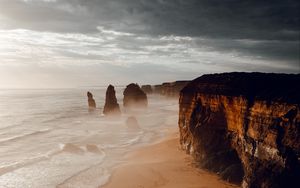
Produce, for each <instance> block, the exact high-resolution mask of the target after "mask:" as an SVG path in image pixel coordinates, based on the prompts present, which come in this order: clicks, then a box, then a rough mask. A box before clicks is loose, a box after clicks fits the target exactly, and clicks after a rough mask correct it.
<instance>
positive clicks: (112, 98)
mask: <svg viewBox="0 0 300 188" xmlns="http://www.w3.org/2000/svg"><path fill="white" fill-rule="evenodd" d="M103 114H105V115H120V114H121V111H120V106H119V104H118V101H117V97H116V91H115V88H114V86H112V85H109V86H108V87H107V90H106V96H105V105H104V109H103Z"/></svg>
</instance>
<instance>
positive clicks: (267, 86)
mask: <svg viewBox="0 0 300 188" xmlns="http://www.w3.org/2000/svg"><path fill="white" fill-rule="evenodd" d="M299 92H300V74H276V73H258V72H253V73H245V72H232V73H220V74H206V75H203V76H201V77H198V78H196V79H195V80H193V81H192V82H190V83H189V84H188V85H187V86H186V87H184V88H183V89H182V90H181V93H185V94H188V93H190V94H194V93H204V94H216V95H225V96H245V97H247V98H248V99H260V100H267V101H281V102H287V103H294V104H300V93H299Z"/></svg>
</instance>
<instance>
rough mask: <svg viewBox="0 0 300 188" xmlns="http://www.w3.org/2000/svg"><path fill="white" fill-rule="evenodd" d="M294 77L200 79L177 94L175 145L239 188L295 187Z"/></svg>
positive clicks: (298, 131)
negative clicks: (178, 134)
mask: <svg viewBox="0 0 300 188" xmlns="http://www.w3.org/2000/svg"><path fill="white" fill-rule="evenodd" d="M299 83H300V75H284V74H262V73H225V74H214V75H204V76H202V77H199V78H197V79H195V80H193V81H192V82H191V83H189V84H188V85H187V86H186V87H185V88H184V89H183V90H182V91H181V93H180V99H179V103H180V107H179V108H180V110H179V129H180V143H181V146H182V147H183V148H184V149H185V150H186V151H187V152H188V153H191V154H192V155H193V156H194V157H195V159H196V160H197V161H199V164H200V165H201V166H202V167H205V168H208V169H210V170H212V171H214V172H218V173H219V174H220V175H221V177H223V178H224V179H227V180H229V181H231V182H235V183H242V186H243V187H295V185H297V182H298V180H299V178H300V161H299V159H300V111H299V110H300V109H299V107H300V95H299V91H300V86H299V85H300V84H299Z"/></svg>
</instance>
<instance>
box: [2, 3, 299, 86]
mask: <svg viewBox="0 0 300 188" xmlns="http://www.w3.org/2000/svg"><path fill="white" fill-rule="evenodd" d="M0 3H1V5H3V6H0V41H1V45H0V59H1V61H0V67H1V68H2V70H4V67H5V68H6V69H9V70H10V71H12V69H13V68H11V67H17V66H19V67H24V66H27V67H30V70H31V71H29V72H28V74H32V72H33V70H34V69H35V68H34V67H37V68H36V71H37V72H38V71H40V69H39V68H41V67H48V68H49V67H51V69H52V68H53V70H57V71H58V72H61V70H63V71H62V72H64V71H65V74H66V75H67V74H69V75H73V76H75V74H73V73H74V72H76V73H78V72H79V71H80V70H81V71H85V70H88V71H90V72H91V71H92V69H90V67H94V68H96V67H97V68H104V69H105V70H106V71H104V72H101V76H102V77H107V79H103V82H104V81H107V80H108V77H109V78H111V76H109V75H116V74H115V73H113V71H116V72H118V73H120V75H123V73H124V75H125V73H127V74H129V75H127V78H128V79H129V77H130V76H131V75H138V76H139V77H141V78H143V79H144V81H147V82H149V81H151V79H150V78H151V76H149V77H145V75H148V74H146V73H145V71H147V70H151V74H153V75H155V76H153V77H152V79H153V80H158V79H159V78H160V79H163V78H165V79H171V77H173V78H174V79H182V78H186V79H188V78H189V79H192V78H194V77H196V76H198V75H200V74H202V73H212V72H224V71H265V72H288V73H299V72H300V67H299V66H300V65H299V61H300V57H299V56H300V53H299V51H300V45H299V27H300V26H299V12H298V10H299V9H300V7H299V4H300V3H299V1H298V0H288V1H281V0H272V1H259V0H253V1H241V0H153V1H148V0H0ZM66 67H69V69H73V68H74V70H73V73H70V72H68V71H66V70H67V68H66ZM84 67H85V68H84ZM117 67H118V68H117ZM119 68H120V69H119ZM75 69H76V70H75ZM77 69H78V70H77ZM144 69H145V70H144ZM24 70H29V68H28V69H25V68H24ZM160 70H162V71H160ZM155 71H156V72H155ZM12 72H13V71H12ZM176 72H177V73H176ZM197 73H198V74H197ZM45 74H46V73H45ZM49 74H50V73H49ZM99 74H100V73H99ZM51 75H55V74H54V71H52V72H51ZM62 75H63V74H62ZM85 79H88V78H85ZM97 79H98V80H99V79H100V76H98V77H97ZM95 80H96V79H95ZM87 82H88V81H87Z"/></svg>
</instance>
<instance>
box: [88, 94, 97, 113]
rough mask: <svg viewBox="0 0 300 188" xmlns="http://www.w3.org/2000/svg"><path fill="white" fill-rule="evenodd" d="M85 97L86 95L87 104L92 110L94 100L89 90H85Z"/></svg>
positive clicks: (94, 103) (94, 105)
mask: <svg viewBox="0 0 300 188" xmlns="http://www.w3.org/2000/svg"><path fill="white" fill-rule="evenodd" d="M87 97H88V105H89V109H90V110H93V109H95V108H96V102H95V100H94V98H93V94H92V93H91V92H89V91H88V92H87Z"/></svg>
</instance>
